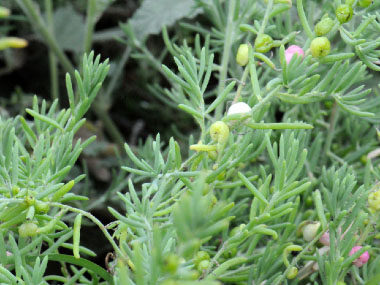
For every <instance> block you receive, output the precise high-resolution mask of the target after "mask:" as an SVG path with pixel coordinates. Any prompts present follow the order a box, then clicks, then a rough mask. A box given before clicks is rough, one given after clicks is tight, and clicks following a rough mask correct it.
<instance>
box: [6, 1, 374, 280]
mask: <svg viewBox="0 0 380 285" xmlns="http://www.w3.org/2000/svg"><path fill="white" fill-rule="evenodd" d="M173 1H174V0H162V1H157V0H145V1H143V4H142V6H141V8H140V9H139V10H137V12H136V13H135V16H133V17H132V19H131V20H130V21H129V22H128V23H126V24H122V25H121V31H122V32H123V34H124V37H123V38H121V39H120V40H121V41H122V42H124V43H125V44H126V46H127V49H126V54H125V57H123V62H124V63H125V61H126V60H127V58H128V56H129V53H130V52H132V55H133V57H134V58H135V59H137V60H138V61H139V63H140V64H141V66H145V68H146V66H147V65H148V66H149V68H151V69H153V70H155V71H156V72H157V73H156V76H157V78H158V80H156V82H155V83H154V84H152V85H150V86H149V87H148V90H149V92H150V93H151V94H152V96H154V97H155V98H157V99H158V100H161V101H162V102H164V103H166V104H167V108H170V110H171V112H177V111H178V110H181V111H183V112H185V113H186V114H188V116H189V118H191V119H192V120H194V122H195V123H196V126H197V128H196V129H194V130H193V131H192V132H191V133H183V134H181V138H175V137H172V138H170V140H168V141H162V140H161V137H160V134H157V135H156V136H155V139H151V138H150V139H147V142H146V143H145V144H142V145H139V146H135V145H129V144H126V143H125V144H123V151H125V154H126V157H127V158H123V159H121V161H122V162H121V163H120V164H121V165H120V168H121V169H122V170H123V172H124V174H120V177H121V179H115V184H116V186H115V185H114V189H117V190H118V191H119V192H118V193H117V195H115V196H116V198H117V199H116V201H118V203H116V204H112V206H111V205H108V206H107V205H106V207H107V208H108V211H109V213H110V214H111V215H112V216H113V217H114V221H113V222H112V223H110V224H108V225H104V224H102V222H101V221H100V220H99V219H98V218H96V217H95V216H94V215H93V214H91V212H90V211H89V210H86V207H85V204H84V202H83V201H84V200H87V199H88V197H87V196H86V195H81V194H83V193H85V192H81V189H79V188H84V187H85V186H84V183H82V182H81V181H82V180H83V179H84V177H85V175H83V174H82V175H80V174H78V175H74V174H72V173H71V172H70V171H71V170H72V169H73V168H74V166H75V164H76V162H77V160H78V158H79V156H80V154H81V153H82V152H83V151H84V149H85V148H86V147H87V146H89V145H90V144H91V143H94V141H95V137H90V138H88V139H87V140H85V141H81V140H80V139H75V137H74V135H75V133H77V132H78V130H79V129H80V128H81V127H82V126H83V125H84V124H85V119H84V115H85V114H86V112H87V111H88V110H89V109H90V107H91V105H92V104H93V106H94V111H95V113H96V114H97V115H98V116H99V117H101V118H102V120H104V121H105V122H108V126H109V128H110V134H111V137H112V139H113V140H114V142H115V143H116V144H118V145H121V144H122V142H121V140H122V137H121V136H120V134H119V133H118V130H117V128H115V126H114V125H112V122H110V118H109V117H107V116H108V115H107V113H106V112H105V110H104V109H102V108H101V106H100V105H99V101H98V100H100V99H99V98H100V97H96V96H97V93H98V92H99V91H100V90H101V87H102V84H103V82H104V81H105V79H106V76H107V73H108V71H109V64H108V61H107V60H104V59H101V57H100V55H98V56H95V55H94V52H90V50H91V43H92V33H93V30H94V26H95V18H97V17H98V16H99V13H100V14H101V12H99V9H100V8H99V7H102V8H104V7H105V6H104V5H105V4H104V3H103V2H104V1H96V0H89V1H88V3H89V4H88V7H87V24H86V37H85V41H84V48H83V50H84V51H85V52H87V53H86V54H85V55H84V56H83V60H82V62H81V64H80V65H78V68H77V69H78V70H76V69H75V67H74V65H73V63H72V62H71V60H70V59H69V58H68V57H67V55H66V54H65V53H64V52H63V51H62V49H61V47H60V46H59V44H58V43H57V41H56V40H55V37H54V34H53V33H52V29H51V27H50V26H49V25H50V24H51V16H52V7H51V1H49V0H47V1H45V9H46V15H47V20H45V19H44V17H43V16H42V15H41V14H40V12H39V9H38V6H37V5H38V3H37V2H33V1H31V0H17V1H16V2H17V4H18V5H19V7H21V9H22V10H23V12H24V13H25V15H26V16H27V18H28V19H29V21H30V24H31V25H32V26H33V27H34V28H35V30H36V33H37V34H38V36H39V37H40V38H41V39H42V40H43V41H44V42H45V43H46V45H47V47H48V48H49V50H50V55H51V58H50V59H51V60H52V59H54V60H53V61H51V63H52V65H51V67H52V68H53V70H54V68H56V67H57V64H58V63H59V64H60V66H62V67H63V69H64V70H65V71H66V72H67V74H66V77H65V80H66V82H65V83H66V88H67V98H68V107H67V108H59V107H58V100H57V99H56V100H54V101H52V102H47V101H45V100H42V101H41V100H39V99H38V98H37V97H34V100H33V104H32V106H31V108H28V109H26V115H24V116H22V115H20V116H16V117H14V118H8V117H6V115H4V114H1V115H0V116H1V117H0V195H1V197H0V222H1V223H0V262H1V266H0V282H1V283H5V284H61V283H64V284H123V285H124V284H137V285H143V284H151V285H154V284H167V285H169V284H204V285H208V284H209V285H214V284H215V285H216V284H275V285H278V284H329V285H330V284H331V285H332V284H379V282H380V270H379V268H380V256H379V251H378V246H379V234H378V224H377V221H378V218H379V209H380V206H379V205H380V198H379V191H380V190H379V187H380V186H379V184H378V180H379V179H380V168H379V162H380V159H379V138H380V135H379V134H380V133H379V131H377V129H376V126H377V124H379V122H380V111H379V108H380V98H379V96H380V94H379V87H380V86H379V71H380V59H379V57H380V50H379V46H380V13H379V12H378V11H379V9H380V2H379V1H361V0H360V1H358V0H356V1H355V0H354V1H345V2H344V1H340V0H335V1H330V0H323V1H321V0H320V1H302V0H297V1H291V0H278V1H277V0H275V1H274V0H267V1H264V0H245V1H243V0H241V1H238V0H228V1H227V0H226V1H206V0H195V1H190V2H191V3H190V4H191V5H189V3H187V2H189V1H185V0H183V1H177V0H175V1H174V2H173ZM40 2H41V1H40ZM101 2H102V4H101ZM101 5H103V6H101ZM170 5H177V6H176V7H177V8H178V7H180V8H181V9H182V10H181V9H179V10H178V11H177V10H175V11H174V12H173V14H170V15H166V14H165V10H170V8H168V7H171V6H170ZM100 10H101V9H100ZM156 10H157V11H164V12H162V13H163V15H159V16H162V17H157V19H156V18H154V17H153V15H150V13H154V11H156ZM3 11H5V12H3ZM0 12H1V13H2V14H4V17H7V16H8V15H9V13H6V12H7V10H0ZM49 15H50V16H49ZM144 15H145V19H144ZM165 16H167V17H165ZM183 17H188V18H187V19H182V18H183ZM49 18H50V20H49ZM147 18H148V20H149V21H153V22H154V25H148V23H147V22H146V20H147ZM144 21H145V23H146V24H147V25H146V26H144V27H141V25H142V23H144ZM49 23H50V24H49ZM173 25H175V27H176V29H173V31H172V30H170V29H169V26H173ZM157 29H158V30H157ZM158 32H161V33H162V38H163V42H164V45H165V46H164V47H162V49H163V51H162V55H161V56H157V55H155V54H154V52H153V51H151V50H150V49H149V45H147V40H148V37H149V35H150V34H154V33H158ZM183 34H185V35H186V38H185V39H184V40H183V39H181V38H182V35H183ZM180 39H181V40H180ZM10 47H12V46H7V47H6V48H10ZM163 63H165V64H163ZM54 66H55V67H54ZM119 75H120V72H116V73H113V76H115V77H119ZM108 84H115V81H114V80H113V79H111V81H110V82H109V83H108ZM112 88H113V87H112ZM112 88H111V90H112ZM52 92H56V90H55V91H54V90H53V91H52ZM108 95H109V94H108ZM101 96H104V94H103V95H101ZM55 97H58V96H55ZM53 98H54V96H53ZM96 102H98V103H96ZM60 105H63V104H62V103H61V104H60ZM177 134H178V131H177ZM184 137H185V139H184ZM73 187H77V190H76V191H75V193H74V192H73V191H72V189H73ZM105 195H107V194H105ZM103 201H104V200H103ZM120 205H122V207H120ZM82 208H83V209H82ZM85 220H86V224H88V223H89V222H90V223H92V224H94V225H96V226H98V227H99V228H100V230H101V232H102V233H103V234H104V236H105V238H106V240H107V241H108V243H109V245H110V246H111V247H112V251H111V252H110V253H109V254H108V255H107V258H106V264H105V265H104V264H99V265H97V264H95V263H93V262H92V261H91V257H92V256H94V255H95V252H93V250H94V249H91V248H86V247H83V246H81V240H80V234H81V225H82V223H84V221H85ZM94 238H96V237H94ZM62 252H65V254H64V253H62ZM68 252H70V253H71V254H68ZM52 262H59V263H60V264H61V267H62V268H61V269H62V270H61V273H60V274H51V273H48V269H49V264H51V263H52Z"/></svg>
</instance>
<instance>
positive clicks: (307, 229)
mask: <svg viewBox="0 0 380 285" xmlns="http://www.w3.org/2000/svg"><path fill="white" fill-rule="evenodd" d="M320 225H321V223H319V222H316V223H314V222H313V223H311V224H307V225H306V226H304V227H303V229H302V235H303V239H304V240H305V241H312V240H313V239H314V238H315V236H316V235H317V232H318V229H319V227H320Z"/></svg>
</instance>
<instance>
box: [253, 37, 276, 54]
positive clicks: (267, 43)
mask: <svg viewBox="0 0 380 285" xmlns="http://www.w3.org/2000/svg"><path fill="white" fill-rule="evenodd" d="M272 47H273V39H272V37H271V36H268V35H266V34H263V35H259V36H258V37H257V38H256V40H255V51H257V52H261V53H266V52H268V51H270V50H271V48H272Z"/></svg>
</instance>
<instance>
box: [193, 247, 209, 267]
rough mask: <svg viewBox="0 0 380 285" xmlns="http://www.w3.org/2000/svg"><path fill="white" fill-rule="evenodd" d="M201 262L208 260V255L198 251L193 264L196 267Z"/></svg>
mask: <svg viewBox="0 0 380 285" xmlns="http://www.w3.org/2000/svg"><path fill="white" fill-rule="evenodd" d="M203 260H210V255H209V254H208V252H206V251H203V250H201V251H198V252H197V254H196V255H195V261H194V263H195V264H196V265H198V264H199V263H200V262H201V261H203Z"/></svg>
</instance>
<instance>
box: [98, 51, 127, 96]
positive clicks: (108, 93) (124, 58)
mask: <svg viewBox="0 0 380 285" xmlns="http://www.w3.org/2000/svg"><path fill="white" fill-rule="evenodd" d="M130 53H131V49H130V47H127V48H126V49H125V50H124V53H123V55H122V57H121V59H120V61H119V64H118V65H117V67H116V70H115V71H114V73H113V74H112V78H111V81H110V82H109V84H108V86H107V89H106V91H105V92H104V97H105V98H106V99H107V100H108V99H109V97H110V96H111V94H112V93H113V91H114V89H115V87H116V84H117V82H118V81H119V79H120V76H121V74H122V72H123V68H124V65H125V64H126V62H127V61H128V58H129V55H130Z"/></svg>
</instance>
